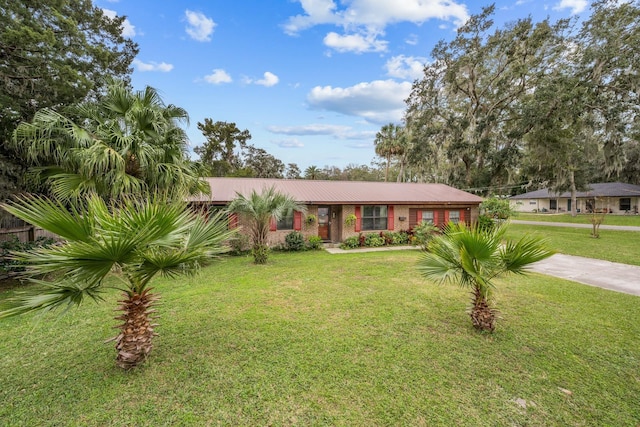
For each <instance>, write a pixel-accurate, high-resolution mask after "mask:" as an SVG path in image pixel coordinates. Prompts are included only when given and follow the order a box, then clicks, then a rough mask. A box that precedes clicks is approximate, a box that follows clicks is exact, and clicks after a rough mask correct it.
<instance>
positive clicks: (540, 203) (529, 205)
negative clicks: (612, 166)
mask: <svg viewBox="0 0 640 427" xmlns="http://www.w3.org/2000/svg"><path fill="white" fill-rule="evenodd" d="M589 199H591V200H593V198H583V197H580V198H578V199H576V207H577V209H579V212H580V213H588V209H587V200H589ZM630 199H631V210H630V212H629V213H632V214H633V213H635V211H636V209H638V207H640V197H631V198H630ZM551 200H556V204H557V207H558V212H569V209H568V208H569V200H571V199H570V198H568V197H560V198H558V199H548V198H547V199H524V200H510V205H511V208H512V209H514V210H515V211H516V212H530V213H532V212H539V213H545V212H547V213H555V212H556V209H551ZM595 209H598V210H599V209H606V210H607V211H608V212H609V213H611V214H625V213H627V212H625V211H624V210H621V209H620V197H608V198H606V199H599V198H596V200H595Z"/></svg>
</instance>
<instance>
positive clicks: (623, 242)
mask: <svg viewBox="0 0 640 427" xmlns="http://www.w3.org/2000/svg"><path fill="white" fill-rule="evenodd" d="M525 233H530V234H537V235H539V236H541V237H544V238H546V239H547V240H548V241H549V246H551V247H552V248H553V249H555V250H556V251H558V252H560V253H563V254H568V255H578V256H584V257H589V258H597V259H603V260H607V261H613V262H621V263H623V264H632V265H640V256H639V254H640V249H639V246H638V244H639V242H640V232H637V231H618V230H602V229H601V230H600V238H598V239H594V238H593V237H591V229H590V228H570V227H546V226H540V225H529V224H510V225H509V231H508V233H507V237H510V238H512V239H517V238H520V237H522V236H523V235H524V234H525Z"/></svg>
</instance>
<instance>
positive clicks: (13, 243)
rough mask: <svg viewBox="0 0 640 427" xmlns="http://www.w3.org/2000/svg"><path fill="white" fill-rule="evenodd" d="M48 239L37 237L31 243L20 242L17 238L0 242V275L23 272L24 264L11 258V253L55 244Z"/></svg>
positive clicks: (53, 240)
mask: <svg viewBox="0 0 640 427" xmlns="http://www.w3.org/2000/svg"><path fill="white" fill-rule="evenodd" d="M55 242H56V241H55V239H52V238H50V237H38V238H37V239H36V240H34V241H32V242H21V241H20V239H18V237H16V236H13V238H12V239H9V240H5V241H3V242H0V275H3V274H12V273H15V272H19V271H24V270H25V263H24V262H23V261H20V260H18V259H14V258H13V257H12V253H13V252H25V251H31V250H33V249H37V248H47V247H49V246H51V245H53V244H54V243H55Z"/></svg>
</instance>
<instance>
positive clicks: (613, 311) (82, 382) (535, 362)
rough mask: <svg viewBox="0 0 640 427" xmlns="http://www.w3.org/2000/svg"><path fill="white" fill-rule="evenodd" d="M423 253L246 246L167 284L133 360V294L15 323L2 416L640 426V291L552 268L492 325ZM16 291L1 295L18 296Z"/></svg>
mask: <svg viewBox="0 0 640 427" xmlns="http://www.w3.org/2000/svg"><path fill="white" fill-rule="evenodd" d="M417 257H418V251H398V252H376V253H349V254H344V255H329V254H326V253H324V252H320V253H318V252H315V253H302V254H275V255H274V256H273V257H272V258H271V262H270V263H269V264H268V265H266V266H255V265H253V264H251V261H250V259H249V258H228V259H225V260H224V262H223V263H222V264H219V265H217V266H213V267H210V268H208V269H206V270H205V271H204V272H203V274H201V275H200V276H198V277H196V278H193V279H187V280H183V281H175V280H159V281H158V283H157V286H156V289H157V290H158V291H159V292H161V293H162V295H163V304H162V305H161V306H160V307H159V309H160V312H161V316H162V318H161V320H160V322H161V327H160V328H159V331H160V333H161V336H160V337H158V338H159V339H158V340H157V341H156V348H155V350H154V353H153V354H152V357H151V359H150V360H149V362H148V364H147V365H145V366H144V367H143V368H142V369H139V370H136V371H134V372H129V373H125V372H122V371H120V370H118V369H117V368H115V365H114V361H113V358H114V356H115V353H114V350H113V348H112V344H109V345H104V344H102V342H103V341H104V339H106V338H108V337H110V336H112V335H113V334H114V333H115V330H114V329H112V326H113V325H114V324H115V321H113V320H111V317H112V316H113V314H114V312H113V309H114V306H115V300H116V297H117V296H116V295H115V293H114V294H108V295H106V298H107V300H108V301H107V303H106V304H101V305H94V304H92V303H90V304H87V305H86V306H83V307H82V308H80V309H79V310H73V311H71V312H70V313H69V314H68V315H67V316H65V317H63V318H61V319H59V320H56V319H54V318H51V317H43V318H34V317H26V318H14V319H8V320H4V321H1V322H0V365H1V366H2V368H3V372H2V381H0V402H2V404H1V405H0V425H7V426H20V425H23V426H34V425H38V426H54V425H61V426H62V425H64V426H124V425H127V426H134V425H135V426H166V425H194V426H203V425H212V426H214V425H233V426H235V425H243V426H258V425H260V426H263V425H274V426H291V425H313V426H316V425H327V426H329V425H331V426H333V425H337V426H363V425H367V426H383V425H384V426H387V425H399V426H405V425H411V426H420V425H423V426H451V425H461V426H516V425H517V426H524V425H530V426H543V425H544V426H587V425H588V426H600V425H610V426H636V425H638V424H639V423H640V405H638V396H640V371H639V370H638V366H639V365H640V340H638V336H640V322H638V316H637V314H638V313H639V312H640V298H638V297H635V296H630V295H625V294H621V293H615V292H611V291H606V290H602V289H599V288H595V287H591V286H584V285H579V284H576V283H571V282H568V281H564V280H559V279H553V278H550V277H546V276H541V275H534V276H532V277H530V278H522V277H512V278H510V279H507V280H505V281H502V282H500V283H499V290H498V293H497V299H498V302H499V307H500V309H501V311H502V317H503V319H502V320H501V322H500V323H499V325H498V328H497V330H496V332H495V333H494V334H493V335H486V334H479V333H477V332H475V331H474V330H473V329H472V328H471V326H470V321H469V319H468V316H467V314H466V313H465V308H466V306H467V303H468V301H467V300H468V298H469V295H468V292H467V291H465V290H461V289H459V288H457V287H455V286H438V285H434V284H432V283H428V282H425V281H424V280H422V279H421V278H420V277H419V276H418V275H417V274H416V270H415V263H416V259H417ZM11 294H12V292H7V291H5V292H3V293H0V298H4V297H7V296H9V295H11Z"/></svg>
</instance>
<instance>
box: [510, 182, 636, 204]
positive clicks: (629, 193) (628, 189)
mask: <svg viewBox="0 0 640 427" xmlns="http://www.w3.org/2000/svg"><path fill="white" fill-rule="evenodd" d="M556 197H562V198H568V197H571V192H569V191H565V192H564V193H560V194H558V193H554V192H552V191H551V190H549V189H548V188H543V189H542V190H536V191H530V192H528V193H524V194H518V195H517V196H512V197H511V199H513V200H519V199H553V198H556ZM577 197H581V198H585V197H640V185H633V184H625V183H623V182H603V183H596V184H588V185H587V191H578V193H577Z"/></svg>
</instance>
